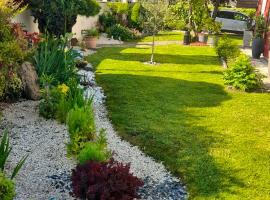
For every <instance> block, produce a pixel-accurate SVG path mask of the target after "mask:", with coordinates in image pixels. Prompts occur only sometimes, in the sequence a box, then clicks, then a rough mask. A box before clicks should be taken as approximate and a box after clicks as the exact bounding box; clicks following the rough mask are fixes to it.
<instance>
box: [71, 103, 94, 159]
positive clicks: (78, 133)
mask: <svg viewBox="0 0 270 200" xmlns="http://www.w3.org/2000/svg"><path fill="white" fill-rule="evenodd" d="M67 126H68V132H69V135H70V144H69V145H68V150H69V152H70V153H74V154H77V153H78V152H79V151H80V150H81V149H82V148H83V147H84V145H85V143H86V142H88V141H89V140H93V139H94V138H95V131H96V129H95V122H94V114H93V109H92V102H91V101H89V102H87V103H86V105H85V106H84V107H81V108H79V107H78V106H75V107H74V108H73V109H71V110H70V111H69V113H68V116H67Z"/></svg>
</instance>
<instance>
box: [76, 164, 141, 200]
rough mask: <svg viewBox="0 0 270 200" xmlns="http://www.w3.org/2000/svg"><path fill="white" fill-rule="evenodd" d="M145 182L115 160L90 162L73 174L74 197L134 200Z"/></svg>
mask: <svg viewBox="0 0 270 200" xmlns="http://www.w3.org/2000/svg"><path fill="white" fill-rule="evenodd" d="M141 186H143V182H142V181H141V180H140V179H138V178H137V177H135V176H133V175H132V174H131V173H130V166H129V165H124V164H121V163H118V162H115V161H114V160H111V161H109V162H104V163H100V162H94V161H89V162H87V163H85V164H83V165H79V166H77V167H76V169H75V170H73V172H72V187H73V196H74V197H76V198H81V199H104V200H109V199H117V200H133V199H134V198H138V195H137V190H138V188H139V187H141Z"/></svg>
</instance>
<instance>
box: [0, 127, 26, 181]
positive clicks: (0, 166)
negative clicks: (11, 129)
mask: <svg viewBox="0 0 270 200" xmlns="http://www.w3.org/2000/svg"><path fill="white" fill-rule="evenodd" d="M11 150H12V148H11V147H10V144H9V135H8V132H7V131H4V135H3V137H2V140H1V142H0V171H1V172H3V171H4V169H5V165H6V162H7V159H8V157H9V155H10V152H11ZM26 158H27V156H25V157H24V158H22V159H21V160H20V161H19V162H18V164H17V165H16V167H15V168H14V169H13V172H12V175H11V179H13V178H14V177H15V176H16V175H17V174H18V172H19V171H20V169H21V167H22V166H23V164H24V163H25V160H26Z"/></svg>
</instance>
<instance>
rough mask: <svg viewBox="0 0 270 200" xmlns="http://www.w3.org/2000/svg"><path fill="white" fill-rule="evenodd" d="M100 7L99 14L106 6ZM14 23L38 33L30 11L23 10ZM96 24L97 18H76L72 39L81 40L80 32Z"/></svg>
mask: <svg viewBox="0 0 270 200" xmlns="http://www.w3.org/2000/svg"><path fill="white" fill-rule="evenodd" d="M100 6H101V8H102V9H101V13H102V10H103V9H104V7H105V6H106V3H100ZM12 21H13V22H15V23H21V24H22V25H23V26H24V29H26V30H27V31H29V32H39V30H38V24H37V23H34V18H33V17H32V16H31V11H30V10H25V11H24V12H22V13H21V14H19V15H18V16H16V17H15V18H14V19H13V20H12ZM97 22H98V16H95V17H84V16H78V18H77V23H76V24H75V25H74V27H73V28H72V32H73V33H74V34H75V36H74V37H76V38H78V39H81V38H82V35H81V30H84V29H89V28H92V27H95V26H96V25H97Z"/></svg>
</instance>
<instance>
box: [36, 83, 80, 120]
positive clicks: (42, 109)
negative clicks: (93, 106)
mask: <svg viewBox="0 0 270 200" xmlns="http://www.w3.org/2000/svg"><path fill="white" fill-rule="evenodd" d="M45 85H47V84H45ZM41 97H42V98H41V101H40V104H39V114H40V115H41V116H43V117H44V118H46V119H54V118H56V119H57V120H58V121H59V122H61V123H65V122H66V118H67V114H68V112H69V111H70V110H71V109H72V108H74V107H75V105H76V106H78V107H83V106H84V104H85V100H84V97H83V90H82V89H81V88H79V87H78V84H77V80H76V79H71V80H69V82H68V83H67V85H66V84H61V85H58V86H57V87H54V86H52V87H51V86H50V85H49V86H46V87H45V88H44V89H42V90H41Z"/></svg>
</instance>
